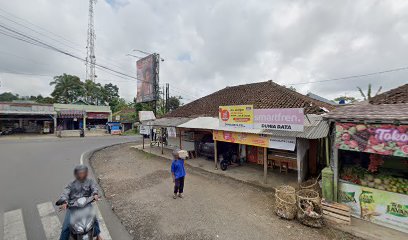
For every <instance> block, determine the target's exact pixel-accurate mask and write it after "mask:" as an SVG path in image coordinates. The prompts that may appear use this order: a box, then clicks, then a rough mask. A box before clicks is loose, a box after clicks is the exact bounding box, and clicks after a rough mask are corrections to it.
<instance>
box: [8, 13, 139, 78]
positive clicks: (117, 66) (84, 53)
mask: <svg viewBox="0 0 408 240" xmlns="http://www.w3.org/2000/svg"><path fill="white" fill-rule="evenodd" d="M0 11H2V12H4V13H6V14H7V15H9V16H11V17H13V18H14V19H18V20H20V21H22V22H25V23H28V24H29V25H31V26H34V27H37V28H39V29H41V30H43V31H44V32H47V33H50V34H52V35H53V36H55V37H57V38H59V39H62V40H64V41H65V42H67V43H69V44H67V43H64V42H61V41H58V40H57V39H55V38H53V37H50V36H49V35H47V34H45V33H43V32H40V31H38V30H36V29H33V28H32V27H29V26H27V25H25V24H23V23H22V22H17V21H16V20H13V19H10V18H8V17H6V16H4V15H1V16H2V17H3V18H6V19H7V20H9V21H10V22H13V23H15V24H17V25H19V26H22V27H24V28H27V29H30V30H31V31H33V32H35V33H37V34H40V35H41V36H44V37H46V38H49V39H51V40H53V41H55V42H58V43H60V44H62V45H65V46H67V47H69V48H71V49H74V50H76V51H78V52H80V53H81V55H82V54H83V55H86V52H85V51H83V50H81V49H79V48H78V47H80V48H82V46H81V45H79V44H78V43H75V42H73V41H71V40H69V39H67V38H66V37H63V36H61V35H58V34H56V33H54V32H52V31H49V30H47V29H45V28H43V27H41V26H39V25H36V24H34V23H31V22H30V21H27V20H25V19H23V18H21V17H18V16H16V15H14V14H12V13H10V12H8V11H6V10H4V9H0ZM99 59H100V60H99V61H100V62H105V63H108V64H109V65H112V66H115V67H116V68H117V69H119V70H121V71H122V72H123V71H125V72H127V70H125V69H123V68H122V67H121V66H119V65H117V64H114V63H113V62H112V61H110V60H108V59H107V58H104V57H103V56H99ZM132 74H133V73H132Z"/></svg>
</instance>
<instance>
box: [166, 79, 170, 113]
mask: <svg viewBox="0 0 408 240" xmlns="http://www.w3.org/2000/svg"><path fill="white" fill-rule="evenodd" d="M169 90H170V85H169V83H166V113H167V112H169V111H170V109H169V108H170V105H169V98H170V92H169Z"/></svg>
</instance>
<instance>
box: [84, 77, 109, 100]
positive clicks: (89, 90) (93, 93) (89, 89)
mask: <svg viewBox="0 0 408 240" xmlns="http://www.w3.org/2000/svg"><path fill="white" fill-rule="evenodd" d="M84 88H85V96H84V97H85V100H86V102H87V103H89V104H94V105H100V104H105V94H104V89H103V87H102V85H101V84H100V83H95V82H93V81H92V80H86V81H85V83H84Z"/></svg>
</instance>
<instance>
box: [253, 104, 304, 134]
mask: <svg viewBox="0 0 408 240" xmlns="http://www.w3.org/2000/svg"><path fill="white" fill-rule="evenodd" d="M254 128H257V129H268V130H282V131H295V132H303V130H304V111H303V108H272V109H254Z"/></svg>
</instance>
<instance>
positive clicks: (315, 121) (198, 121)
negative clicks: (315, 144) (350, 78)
mask: <svg viewBox="0 0 408 240" xmlns="http://www.w3.org/2000/svg"><path fill="white" fill-rule="evenodd" d="M304 121H305V127H304V131H303V132H293V131H291V132H289V131H281V130H265V129H250V128H229V127H220V126H219V121H218V118H213V117H198V118H194V119H191V120H190V121H187V122H185V123H183V124H180V125H178V126H177V127H179V128H192V129H209V130H221V131H230V132H243V133H253V134H265V135H271V136H279V137H297V138H305V139H319V138H325V137H327V135H328V134H329V124H328V122H327V121H325V120H324V119H323V118H322V116H320V115H315V114H308V115H306V116H305V120H304Z"/></svg>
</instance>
